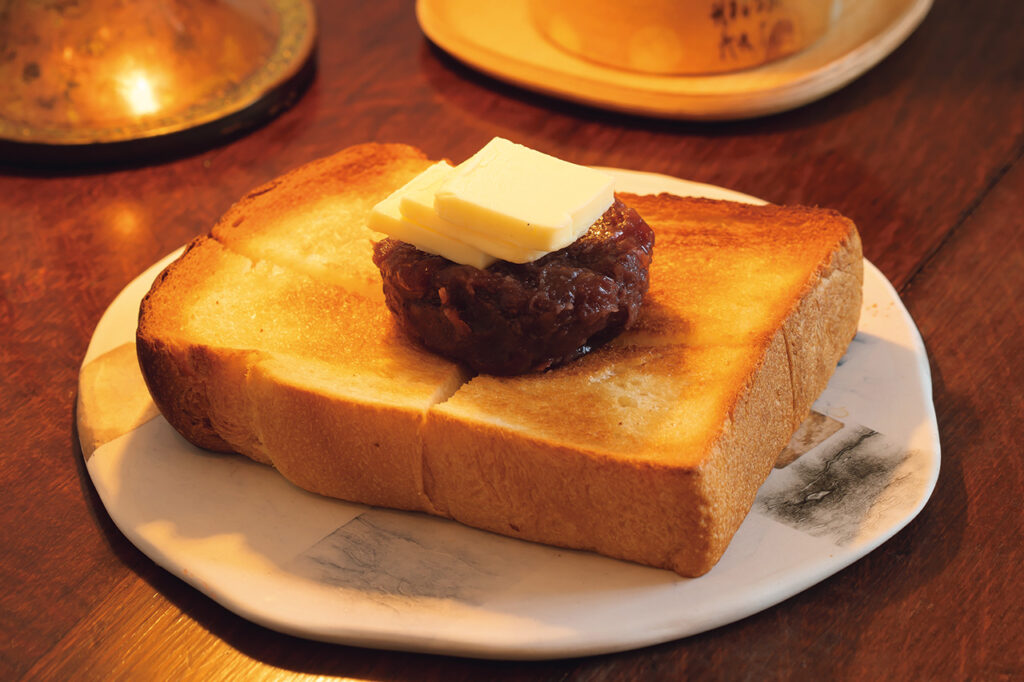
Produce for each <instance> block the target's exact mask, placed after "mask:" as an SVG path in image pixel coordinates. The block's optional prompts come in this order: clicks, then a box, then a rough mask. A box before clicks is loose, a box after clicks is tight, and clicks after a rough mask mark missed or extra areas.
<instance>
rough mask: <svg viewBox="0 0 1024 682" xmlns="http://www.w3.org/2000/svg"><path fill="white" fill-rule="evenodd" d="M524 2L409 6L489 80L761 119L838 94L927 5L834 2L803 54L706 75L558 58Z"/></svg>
mask: <svg viewBox="0 0 1024 682" xmlns="http://www.w3.org/2000/svg"><path fill="white" fill-rule="evenodd" d="M527 5H528V0H502V2H475V1H474V0H418V1H417V3H416V17H417V19H418V20H419V23H420V27H421V28H422V29H423V32H424V33H425V34H426V36H427V37H428V38H430V40H431V41H433V42H434V43H435V44H437V45H438V46H439V47H441V48H442V49H443V50H445V51H446V52H448V53H449V54H451V55H452V56H453V57H455V58H457V59H459V60H460V61H462V62H465V63H466V64H468V65H469V66H471V67H473V68H476V69H478V70H480V71H482V72H484V73H486V74H488V75H490V76H493V77H495V78H498V79H501V80H504V81H506V82H509V83H512V84H513V85H517V86H520V87H523V88H527V89H529V90H534V91H537V92H541V93H544V94H547V95H551V96H554V97H560V98H563V99H567V100H572V101H575V102H580V103H583V104H589V105H592V106H597V107H602V108H605V109H610V110H613V111H623V112H627V113H632V114H644V115H648V116H659V117H663V118H674V119H693V120H724V119H740V118H749V117H753V116H763V115H766V114H774V113H777V112H780V111H786V110H788V109H793V108H795V107H798V106H801V105H804V104H807V103H808V102H813V101H814V100H816V99H819V98H821V97H824V96H825V95H828V94H830V93H832V92H835V91H836V90H838V89H840V88H842V87H843V86H845V85H847V84H848V83H850V82H851V81H853V80H854V79H855V78H857V77H859V76H861V75H862V74H864V73H865V72H866V71H868V70H869V69H870V68H872V67H873V66H875V65H876V64H878V63H879V62H880V61H882V60H883V59H884V58H885V57H887V56H888V55H889V54H890V53H892V51H893V50H895V49H896V48H897V47H899V46H900V44H902V43H903V41H904V40H906V39H907V37H908V36H909V35H910V34H911V33H913V32H914V30H915V29H916V28H917V27H918V25H919V24H920V23H921V22H922V21H923V20H924V18H925V16H926V15H927V14H928V11H929V9H931V5H932V0H840V2H839V4H838V5H837V11H836V16H835V18H834V20H833V22H832V25H831V28H830V29H829V30H828V32H827V33H826V34H825V35H824V36H823V37H822V38H821V39H819V40H818V41H817V42H815V43H813V44H812V45H810V46H809V47H808V48H806V49H805V50H803V51H801V52H798V53H797V54H794V55H792V56H790V57H787V58H785V59H781V60H778V61H776V62H772V63H769V64H766V65H765V66H761V67H758V68H752V69H744V70H741V71H734V72H731V73H724V74H716V75H709V76H671V75H657V74H643V73H634V72H631V71H625V70H620V69H613V68H610V67H606V66H603V65H601V64H596V63H592V62H589V61H587V60H585V59H581V58H579V57H577V56H575V55H571V54H569V53H568V52H564V51H562V50H560V49H558V48H557V47H555V46H554V45H553V44H552V43H550V42H549V41H548V40H546V39H545V38H544V36H542V35H541V33H540V31H539V30H538V29H537V28H536V27H535V26H534V24H533V22H532V20H531V18H530V16H529V10H528V7H527Z"/></svg>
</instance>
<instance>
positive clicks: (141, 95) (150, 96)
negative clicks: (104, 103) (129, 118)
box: [120, 71, 160, 116]
mask: <svg viewBox="0 0 1024 682" xmlns="http://www.w3.org/2000/svg"><path fill="white" fill-rule="evenodd" d="M120 80H121V95H122V96H123V97H124V98H125V99H126V100H127V101H128V105H129V106H130V107H131V109H132V111H133V112H134V113H135V114H136V115H138V116H143V115H145V114H152V113H153V112H154V111H156V110H157V109H159V108H160V105H159V103H157V101H156V95H155V93H154V92H153V85H152V83H150V80H149V78H148V77H147V76H146V74H145V73H144V72H143V71H132V72H130V73H128V74H126V75H125V76H122V77H121V79H120Z"/></svg>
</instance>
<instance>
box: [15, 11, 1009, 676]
mask: <svg viewBox="0 0 1024 682" xmlns="http://www.w3.org/2000/svg"><path fill="white" fill-rule="evenodd" d="M319 11H320V22H321V36H320V55H319V70H318V73H317V76H316V79H315V81H314V83H313V85H312V86H311V88H310V90H309V91H308V92H307V93H306V95H305V96H304V97H303V98H302V99H301V100H300V101H299V102H298V103H297V104H296V105H295V106H294V107H293V108H291V109H290V110H288V111H286V112H285V113H283V114H282V115H281V116H280V117H278V118H277V119H275V120H274V121H272V122H270V123H269V124H267V125H265V126H263V127H261V128H259V129H257V130H254V131H252V132H250V133H249V134H247V135H244V136H242V137H239V138H237V139H234V140H230V141H226V142H225V143H223V144H222V145H220V146H217V147H214V148H208V149H205V150H199V151H192V152H191V153H188V154H182V155H181V156H178V157H176V158H163V159H152V160H147V161H145V162H138V163H133V164H124V165H120V166H105V167H101V168H95V167H93V168H83V167H79V168H68V167H63V168H49V169H44V168H34V167H31V166H30V162H31V159H27V158H12V157H11V155H10V154H9V155H8V158H3V159H0V162H2V164H3V165H2V167H0V235H2V239H3V243H2V245H0V401H2V402H0V408H2V409H0V447H2V457H0V486H2V491H3V494H2V497H0V518H2V524H0V545H2V547H3V548H4V551H3V554H2V558H0V584H2V585H3V589H2V590H0V679H5V680H11V679H110V678H114V679H176V680H177V679H275V680H276V679H306V678H307V677H314V676H328V677H330V676H341V677H352V678H360V679H383V680H400V679H427V680H475V679H503V680H527V679H529V680H535V679H539V680H563V679H581V680H602V681H605V680H623V679H686V678H693V679H705V678H707V679H729V680H733V679H763V678H771V679H857V680H859V679H985V680H988V679H1020V678H1021V677H1022V676H1024V635H1022V631H1024V628H1022V626H1021V623H1022V622H1024V607H1022V604H1024V588H1022V580H1021V568H1020V567H1021V565H1022V564H1024V544H1022V540H1021V538H1022V535H1024V533H1022V531H1024V527H1022V526H1024V524H1022V520H1024V514H1022V505H1021V502H1020V494H1021V490H1022V489H1024V473H1022V472H1024V466H1022V464H1021V455H1020V452H1021V443H1022V442H1024V428H1022V426H1021V415H1022V413H1024V400H1022V387H1024V360H1022V355H1024V353H1022V351H1024V343H1022V342H1021V338H1022V332H1024V304H1022V303H1021V301H1022V298H1024V238H1022V236H1021V235H1022V223H1024V217H1022V216H1024V161H1022V153H1024V50H1022V48H1021V35H1022V33H1024V4H1021V3H1019V2H1016V1H1015V0H992V1H991V2H985V3H964V2H955V1H954V0H936V3H935V5H934V7H933V9H932V12H931V13H930V14H929V16H928V17H927V19H926V20H925V21H924V23H923V24H922V26H921V27H920V29H919V30H918V31H917V32H916V33H914V34H913V35H912V36H911V37H910V38H909V40H908V41H907V42H906V43H905V44H904V45H903V46H902V47H900V48H899V49H898V50H897V51H896V52H895V53H893V54H892V55H891V56H890V57H889V58H887V59H886V60H885V61H883V62H882V63H881V64H880V65H879V66H877V67H876V68H874V69H873V70H871V71H870V72H868V73H867V74H865V75H864V76H863V77H861V78H860V79H858V80H856V81H855V82H853V83H852V84H851V85H850V86H848V87H847V88H845V89H843V90H842V91H840V92H838V93H836V94H834V95H832V96H830V97H827V98H825V99H824V100H821V101H819V102H816V103H813V104H811V105H808V106H806V107H804V108H802V109H799V110H796V111H792V112H788V113H784V114H780V115H776V116H772V117H769V118H764V119H759V120H752V121H743V122H734V123H720V124H696V123H686V122H676V121H663V120H657V119H648V118H643V117H632V116H624V115H618V114H611V113H607V112H604V111H600V110H596V109H590V108H586V107H581V106H576V105H572V104H568V103H564V102H561V101H558V100H555V99H550V98H546V97H542V96H538V95H534V94H531V93H529V92H526V91H523V90H519V89H516V88H513V87H510V86H507V85H504V84H502V83H500V82H497V81H494V80H491V79H489V78H487V77H485V76H482V75H480V74H478V73H476V72H474V71H472V70H470V69H468V68H466V67H464V66H462V65H461V64H459V63H458V62H456V61H454V60H452V59H451V58H449V57H448V56H446V55H445V54H444V53H443V52H442V51H440V50H438V49H437V48H436V47H434V46H432V45H431V44H430V43H429V42H428V41H427V40H426V39H425V38H424V37H423V35H422V34H421V33H420V31H419V29H418V27H417V25H416V21H415V17H414V14H413V4H412V3H411V2H409V1H408V0H403V1H400V0H382V1H381V2H376V3H359V2H354V1H347V2H342V1H340V0H336V1H328V0H323V1H322V2H320V3H319ZM494 135H502V136H505V137H509V138H512V139H514V140H517V141H520V142H522V143H524V144H527V145H529V146H532V147H535V148H538V149H541V150H544V151H547V152H550V153H553V154H556V155H558V156H562V157H564V158H567V159H569V160H572V161H576V162H579V163H586V164H601V165H609V166H619V167H624V168H631V169H638V170H647V171H654V172H660V173H667V174H670V175H675V176H679V177H684V178H689V179H693V180H698V181H701V182H707V183H713V184H716V185H722V186H726V187H729V188H732V189H736V190H739V191H742V192H746V193H749V194H753V195H755V196H760V197H763V198H765V199H768V200H770V201H774V202H779V203H804V204H817V205H822V206H830V207H833V208H836V209H839V210H840V211H842V212H844V213H846V214H847V215H849V216H850V217H852V218H853V219H854V220H855V221H856V223H857V224H858V226H859V228H860V230H861V234H862V236H863V241H864V248H865V255H866V256H867V257H868V258H869V259H870V260H871V261H873V262H874V263H875V264H876V265H878V266H879V268H880V269H881V270H882V271H883V272H884V273H885V275H886V276H887V277H888V278H889V279H890V280H891V281H892V282H893V283H894V285H895V286H896V287H897V289H898V290H899V292H900V294H901V296H902V298H903V299H904V301H905V302H906V304H907V306H908V308H909V310H910V312H911V314H912V315H913V317H914V319H915V320H916V322H917V323H918V326H919V327H920V330H921V333H922V336H923V338H924V341H925V345H926V347H927V349H928V352H929V356H930V361H931V368H932V378H933V382H934V398H935V405H936V409H937V413H938V420H939V429H940V437H941V444H942V472H941V474H940V478H939V482H938V486H937V488H936V490H935V493H934V496H933V497H932V500H931V501H930V503H929V504H928V506H927V507H926V508H925V509H924V511H923V512H922V513H921V515H920V516H919V517H918V518H917V519H916V520H914V521H913V522H912V523H911V524H910V525H909V526H908V527H907V528H906V529H904V530H903V531H902V532H901V533H899V534H898V535H897V536H896V537H895V538H893V539H892V540H890V541H889V542H887V543H886V544H885V545H883V546H882V547H881V548H879V549H878V550H876V551H875V552H873V553H871V554H870V555H868V556H867V557H866V558H865V559H863V560H861V561H859V562H857V563H855V564H854V565H852V566H850V567H849V568H847V569H845V570H844V571H842V572H840V573H839V574H837V575H835V576H834V577H832V578H830V579H828V580H826V581H825V582H823V583H821V584H819V585H817V586H815V587H813V588H811V589H809V590H807V591H805V592H803V593H801V594H799V595H797V596H796V597H794V598H792V599H790V600H788V601H786V602H784V603H782V604H780V605H778V606H776V607H774V608H771V609H768V610H767V611H764V612H762V613H760V614H757V615H755V616H752V617H750V618H747V619H745V620H743V621H740V622H738V623H734V624H732V625H728V626H725V627H722V628H719V629H717V630H714V631H711V632H707V633H704V634H702V635H698V636H695V637H691V638H688V639H685V640H680V641H676V642H671V643H667V644H663V645H659V646H655V647H649V648H645V649H641V650H637V651H632V652H626V653H622V654H616V655H606V656H597V657H591V658H583V659H570V660H557V661H548V662H538V663H509V662H495V661H475V660H464V659H456V658H448V657H443V656H428V655H416V654H405V653H396V652H380V651H372V650H366V649H356V648H350V647H344V646H334V645H325V644H319V643H315V642H309V641H304V640H300V639H296V638H292V637H288V636H284V635H280V634H277V633H275V632H271V631H269V630H266V629H264V628H261V627H259V626H256V625H253V624H251V623H249V622H247V621H244V620H242V619H241V618H239V617H237V616H235V615H234V614H232V613H230V612H228V611H226V610H225V609H223V608H221V607H220V606H218V605H216V604H215V603H213V602H211V601H210V600H208V599H207V598H206V597H204V596H203V595H201V594H200V593H199V592H197V591H195V590H193V589H192V588H190V587H188V586H187V585H186V584H184V583H182V582H181V581H179V580H177V579H176V578H174V577H172V576H171V575H170V574H168V573H166V572H165V571H163V570H162V569H160V568H158V567H156V566H155V565H154V564H153V563H152V562H151V561H150V560H149V559H148V558H146V557H145V556H144V555H142V554H141V553H140V552H139V551H138V550H136V549H135V548H134V547H133V546H132V545H131V544H130V543H128V542H127V540H125V538H124V537H123V536H122V535H121V534H120V532H119V531H118V530H117V529H116V528H115V527H114V526H113V524H112V523H111V521H110V519H109V517H108V516H107V514H106V512H105V510H104V508H103V506H102V504H101V503H100V501H99V499H98V498H97V496H96V493H95V491H94V490H93V488H92V485H91V483H90V481H89V478H88V475H87V474H86V472H85V469H84V465H83V463H82V453H81V450H80V448H79V446H78V438H77V433H76V431H75V427H74V421H75V420H74V404H75V392H76V383H77V377H78V370H79V365H80V363H81V360H82V357H83V355H84V353H85V349H86V345H87V343H88V341H89V338H90V336H91V334H92V331H93V329H94V327H95V325H96V323H97V321H98V320H99V317H100V315H101V314H102V312H103V310H104V309H105V308H106V306H107V305H108V304H109V303H110V301H111V300H112V298H113V297H114V296H115V295H116V294H117V292H118V291H120V289H121V288H122V287H123V286H124V285H125V284H126V283H127V282H128V281H130V280H131V279H132V278H133V277H134V276H135V275H137V274H138V273H140V272H141V271H142V270H144V269H145V268H146V267H147V266H148V265H150V264H151V263H152V262H154V261H156V260H157V259H158V258H160V257H162V256H163V255H165V254H166V253H168V252H170V251H172V250H173V249H175V248H177V247H178V246H181V245H182V244H183V243H185V242H186V241H187V240H188V239H189V238H191V237H192V236H194V235H196V234H199V233H201V232H204V231H206V230H207V229H208V228H209V227H210V226H211V224H212V223H213V221H214V220H215V219H216V218H217V216H218V215H220V214H221V213H222V212H223V211H224V210H225V209H226V208H227V207H228V206H229V205H230V204H231V203H232V202H233V201H234V200H235V199H237V198H239V197H240V196H241V195H242V194H243V193H244V192H245V191H246V190H248V189H250V188H252V187H254V186H256V185H258V184H260V183H263V182H265V181H266V180H269V179H271V178H273V177H274V176H276V175H278V174H280V173H282V172H284V171H286V170H288V169H290V168H293V167H295V166H297V165H299V164H301V163H304V162H306V161H309V160H311V159H314V158H316V157H319V156H324V155H327V154H329V153H331V152H333V151H335V150H338V149H340V148H342V147H345V146H347V145H350V144H354V143H358V142H363V141H401V142H408V143H411V144H414V145H417V146H419V147H421V148H423V149H424V150H425V151H426V152H427V153H428V154H430V155H431V156H434V157H448V158H451V159H453V160H456V161H459V160H462V159H463V158H465V157H466V156H468V155H469V154H470V153H472V152H473V151H474V150H476V149H477V148H479V147H480V146H481V145H482V144H483V143H485V142H486V141H487V140H489V139H490V138H491V137H492V136H494Z"/></svg>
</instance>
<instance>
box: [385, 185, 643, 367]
mask: <svg viewBox="0 0 1024 682" xmlns="http://www.w3.org/2000/svg"><path fill="white" fill-rule="evenodd" d="M653 247H654V233H653V232H652V231H651V228H650V227H648V226H647V223H645V222H644V221H643V219H642V218H641V217H640V216H639V214H637V212H636V211H634V210H633V209H631V208H629V207H628V206H626V205H625V204H623V203H622V202H620V201H619V200H618V199H616V200H615V202H614V203H613V204H612V206H611V207H610V208H609V209H608V210H607V211H606V212H605V213H604V215H602V216H601V217H600V218H599V219H598V220H597V221H596V222H595V223H594V224H593V225H592V226H591V227H590V229H589V230H588V231H587V232H586V233H585V234H584V235H583V236H581V237H580V238H579V239H577V240H576V241H575V242H573V243H572V244H570V245H569V246H567V247H565V248H564V249H561V250H559V251H554V252H552V253H549V254H547V255H546V256H544V257H543V258H540V259H538V260H536V261H534V262H532V263H509V262H507V261H500V260H499V261H496V262H495V263H493V264H491V265H490V266H489V267H487V268H486V269H482V270H481V269H479V268H476V267H473V266H471V265H460V264H458V263H453V262H452V261H450V260H448V259H446V258H444V257H442V256H436V255H432V254H428V253H424V252H423V251H420V250H419V249H417V248H416V247H414V246H412V245H411V244H408V243H406V242H402V241H398V240H395V239H385V240H383V241H381V242H380V243H378V244H377V245H376V246H375V248H374V254H373V262H374V263H375V264H376V265H377V267H378V268H380V272H381V276H382V277H383V280H384V297H385V300H386V302H387V306H388V308H389V309H390V310H391V312H392V313H393V314H394V316H395V318H396V319H397V320H398V324H399V326H400V327H401V328H402V329H403V330H404V331H405V333H406V334H408V335H409V336H411V337H412V338H414V339H415V340H416V341H418V342H419V343H420V344H422V345H423V346H425V347H426V348H428V349H430V350H431V351H434V352H435V353H438V354H440V355H443V356H445V357H447V358H450V359H451V360H454V361H456V362H460V363H463V364H465V365H467V366H469V367H470V368H472V369H473V370H475V371H477V372H480V373H484V374H495V375H504V376H507V375H514V374H524V373H526V372H537V371H542V370H545V369H548V368H551V367H556V366H558V365H561V364H564V363H566V362H569V361H571V360H574V359H576V358H579V357H581V356H582V355H584V354H585V353H587V352H589V351H590V350H591V349H592V348H595V347H596V346H598V345H600V344H602V343H605V342H607V341H609V340H610V339H612V338H614V337H615V336H616V335H617V334H619V332H621V331H622V330H623V329H628V328H629V327H630V326H632V325H633V323H634V322H635V321H636V319H637V316H638V315H639V312H640V306H641V304H642V302H643V297H644V294H645V293H647V286H648V272H647V271H648V268H649V266H650V263H651V252H652V249H653Z"/></svg>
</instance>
